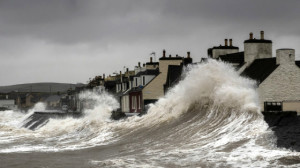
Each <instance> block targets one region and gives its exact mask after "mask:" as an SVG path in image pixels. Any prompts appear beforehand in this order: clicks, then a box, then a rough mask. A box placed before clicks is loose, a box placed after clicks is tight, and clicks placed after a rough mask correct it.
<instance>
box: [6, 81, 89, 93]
mask: <svg viewBox="0 0 300 168" xmlns="http://www.w3.org/2000/svg"><path fill="white" fill-rule="evenodd" d="M82 86H85V85H84V84H82V83H79V84H71V83H26V84H18V85H10V86H0V93H8V92H12V91H17V92H65V91H67V90H68V89H69V88H72V89H75V87H82Z"/></svg>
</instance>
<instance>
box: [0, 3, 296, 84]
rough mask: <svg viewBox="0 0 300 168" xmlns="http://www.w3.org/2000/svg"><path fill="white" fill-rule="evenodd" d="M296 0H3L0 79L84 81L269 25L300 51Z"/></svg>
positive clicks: (202, 49) (279, 40) (281, 44)
mask: <svg viewBox="0 0 300 168" xmlns="http://www.w3.org/2000/svg"><path fill="white" fill-rule="evenodd" d="M299 9H300V1H297V0H288V1H282V0H263V1H262V0H247V1H245V0H226V1H224V0H207V1H204V0H151V1H149V0H101V1H100V0H81V1H79V0H0V59H1V60H0V76H1V78H0V86H3V85H11V84H20V83H32V82H66V83H78V82H81V83H86V82H87V81H88V79H89V78H91V77H94V76H96V75H102V74H103V73H105V74H106V75H109V74H113V73H114V72H119V71H120V70H122V71H123V70H124V67H128V68H130V69H133V67H134V66H135V65H137V63H138V62H142V63H143V62H147V61H148V60H149V57H150V53H151V52H156V59H157V60H158V58H159V57H161V53H162V50H163V49H166V51H167V54H168V55H169V54H172V55H173V56H174V55H176V54H178V55H180V56H186V52H187V51H190V52H191V56H192V58H193V59H194V62H195V61H199V60H200V58H201V57H206V56H207V48H209V47H212V46H218V45H220V44H223V43H224V39H225V38H233V44H234V45H236V46H238V47H240V50H241V51H243V41H244V40H245V39H247V38H248V37H249V33H250V32H253V33H254V37H256V38H259V31H261V30H264V31H265V38H266V39H270V40H272V41H273V56H275V49H278V48H294V49H296V56H297V59H300V56H299V53H300V29H299V27H300V19H299Z"/></svg>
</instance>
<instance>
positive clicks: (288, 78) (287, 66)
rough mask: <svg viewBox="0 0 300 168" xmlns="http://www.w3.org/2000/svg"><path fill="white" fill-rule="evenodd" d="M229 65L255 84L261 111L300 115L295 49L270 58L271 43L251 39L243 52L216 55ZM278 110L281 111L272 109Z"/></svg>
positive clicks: (299, 74) (299, 64)
mask: <svg viewBox="0 0 300 168" xmlns="http://www.w3.org/2000/svg"><path fill="white" fill-rule="evenodd" d="M219 59H220V60H222V61H224V62H228V63H231V64H232V65H233V66H235V67H236V68H237V70H238V72H239V73H240V74H241V75H242V76H246V77H249V78H251V79H254V80H256V81H257V85H258V88H257V91H258V93H259V98H260V104H261V107H262V109H264V111H272V110H278V111H297V112H298V113H300V87H299V84H300V62H299V61H296V60H295V50H294V49H278V50H276V57H273V55H272V41H271V40H266V39H265V38H264V32H263V31H261V32H260V39H255V38H253V34H252V33H250V38H249V39H248V40H245V41H244V52H237V53H229V54H224V55H219ZM272 106H275V107H276V106H278V107H280V108H277V109H276V108H273V109H272Z"/></svg>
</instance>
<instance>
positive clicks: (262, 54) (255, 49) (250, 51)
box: [244, 43, 272, 65]
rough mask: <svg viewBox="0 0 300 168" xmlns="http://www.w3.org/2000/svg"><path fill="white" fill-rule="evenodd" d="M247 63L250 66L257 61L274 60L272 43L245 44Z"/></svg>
mask: <svg viewBox="0 0 300 168" xmlns="http://www.w3.org/2000/svg"><path fill="white" fill-rule="evenodd" d="M244 50H245V51H244V54H245V62H246V63H247V64H248V65H250V64H251V63H252V62H253V61H254V60H255V59H259V58H272V43H244Z"/></svg>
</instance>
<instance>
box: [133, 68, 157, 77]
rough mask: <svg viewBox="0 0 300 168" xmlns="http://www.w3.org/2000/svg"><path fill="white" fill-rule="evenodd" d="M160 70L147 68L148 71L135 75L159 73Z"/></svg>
mask: <svg viewBox="0 0 300 168" xmlns="http://www.w3.org/2000/svg"><path fill="white" fill-rule="evenodd" d="M158 74H159V70H158V69H147V70H146V71H141V72H139V73H137V74H136V75H135V77H139V76H142V75H158Z"/></svg>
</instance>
